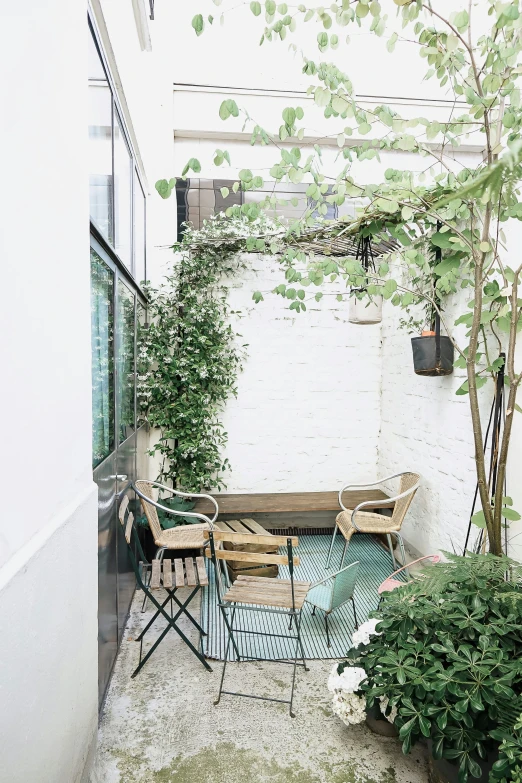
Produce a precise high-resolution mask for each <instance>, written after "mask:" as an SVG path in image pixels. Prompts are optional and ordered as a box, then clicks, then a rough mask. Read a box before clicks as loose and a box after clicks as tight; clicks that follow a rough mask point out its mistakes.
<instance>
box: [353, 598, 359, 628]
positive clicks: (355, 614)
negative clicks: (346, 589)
mask: <svg viewBox="0 0 522 783" xmlns="http://www.w3.org/2000/svg"><path fill="white" fill-rule="evenodd" d="M352 606H353V619H354V621H355V630H357V629H358V628H359V623H358V622H357V612H356V611H355V599H354V597H353V596H352Z"/></svg>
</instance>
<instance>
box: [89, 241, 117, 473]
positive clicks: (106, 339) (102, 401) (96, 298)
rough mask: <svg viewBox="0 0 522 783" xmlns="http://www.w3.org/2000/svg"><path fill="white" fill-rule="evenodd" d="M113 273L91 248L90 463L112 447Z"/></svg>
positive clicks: (101, 458)
mask: <svg viewBox="0 0 522 783" xmlns="http://www.w3.org/2000/svg"><path fill="white" fill-rule="evenodd" d="M113 302H114V274H113V272H112V271H111V270H110V269H109V267H108V266H107V265H106V264H105V263H104V262H103V261H102V259H101V258H100V256H99V255H98V254H97V253H96V251H95V250H93V249H92V248H91V345H92V463H93V467H96V465H99V464H100V462H102V461H103V460H104V459H105V457H108V456H109V454H110V453H111V452H112V451H113V450H114V312H113Z"/></svg>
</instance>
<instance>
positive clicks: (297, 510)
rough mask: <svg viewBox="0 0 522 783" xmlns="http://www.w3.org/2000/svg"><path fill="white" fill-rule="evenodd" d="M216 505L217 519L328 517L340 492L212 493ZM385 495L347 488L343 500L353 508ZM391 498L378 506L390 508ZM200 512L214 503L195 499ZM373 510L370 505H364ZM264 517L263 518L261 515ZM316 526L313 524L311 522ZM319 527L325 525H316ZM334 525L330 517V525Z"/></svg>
mask: <svg viewBox="0 0 522 783" xmlns="http://www.w3.org/2000/svg"><path fill="white" fill-rule="evenodd" d="M214 497H215V499H216V501H217V504H218V506H219V519H222V518H223V517H224V516H225V517H226V516H230V515H234V516H236V517H242V516H250V515H251V514H256V515H258V514H261V515H265V514H308V513H310V512H312V513H315V515H316V517H319V516H321V514H322V516H323V517H324V516H325V514H324V512H328V514H327V515H326V516H327V517H328V518H329V516H330V513H336V514H337V513H339V511H340V508H339V493H338V492H276V493H261V494H217V495H214ZM387 498H388V495H386V494H385V493H384V492H382V491H381V490H380V489H359V490H349V491H347V492H345V493H344V495H343V501H344V504H345V505H346V507H347V508H355V506H358V505H359V503H362V502H364V501H367V500H370V501H371V500H375V501H377V500H386V499H387ZM393 505H394V504H393V503H392V502H390V503H389V504H386V505H385V506H378V507H377V508H378V509H381V508H393ZM194 510H195V511H197V512H198V513H200V514H209V515H212V514H213V513H214V510H215V509H214V507H213V506H212V504H211V503H210V502H209V501H208V500H204V499H202V500H198V502H197V503H196V507H195V509H194ZM366 510H367V511H372V510H373V509H372V508H371V507H369V506H368V507H367V508H366ZM263 521H265V518H264V517H263ZM269 526H270V527H285V525H278V524H277V523H273V524H272V523H270V525H269ZM314 526H315V525H314ZM317 526H319V527H322V526H325V525H317ZM332 526H333V520H332V521H331V524H330V527H332Z"/></svg>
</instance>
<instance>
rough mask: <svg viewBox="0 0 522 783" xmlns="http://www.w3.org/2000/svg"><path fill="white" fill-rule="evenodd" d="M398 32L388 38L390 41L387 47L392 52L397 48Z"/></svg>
mask: <svg viewBox="0 0 522 783" xmlns="http://www.w3.org/2000/svg"><path fill="white" fill-rule="evenodd" d="M398 37H399V36H398V35H397V33H392V34H391V36H390V38H389V39H388V43H387V44H386V49H387V50H388V51H389V52H390V53H391V52H393V50H394V49H395V44H396V43H397V39H398Z"/></svg>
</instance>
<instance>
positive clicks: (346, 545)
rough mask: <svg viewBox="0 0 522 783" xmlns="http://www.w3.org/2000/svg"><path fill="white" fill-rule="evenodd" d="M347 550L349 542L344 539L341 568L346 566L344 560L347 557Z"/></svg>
mask: <svg viewBox="0 0 522 783" xmlns="http://www.w3.org/2000/svg"><path fill="white" fill-rule="evenodd" d="M347 548H348V541H347V539H346V538H345V539H344V547H343V554H342V557H341V565H340V566H339V568H342V567H343V565H344V558H345V557H346V550H347Z"/></svg>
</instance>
